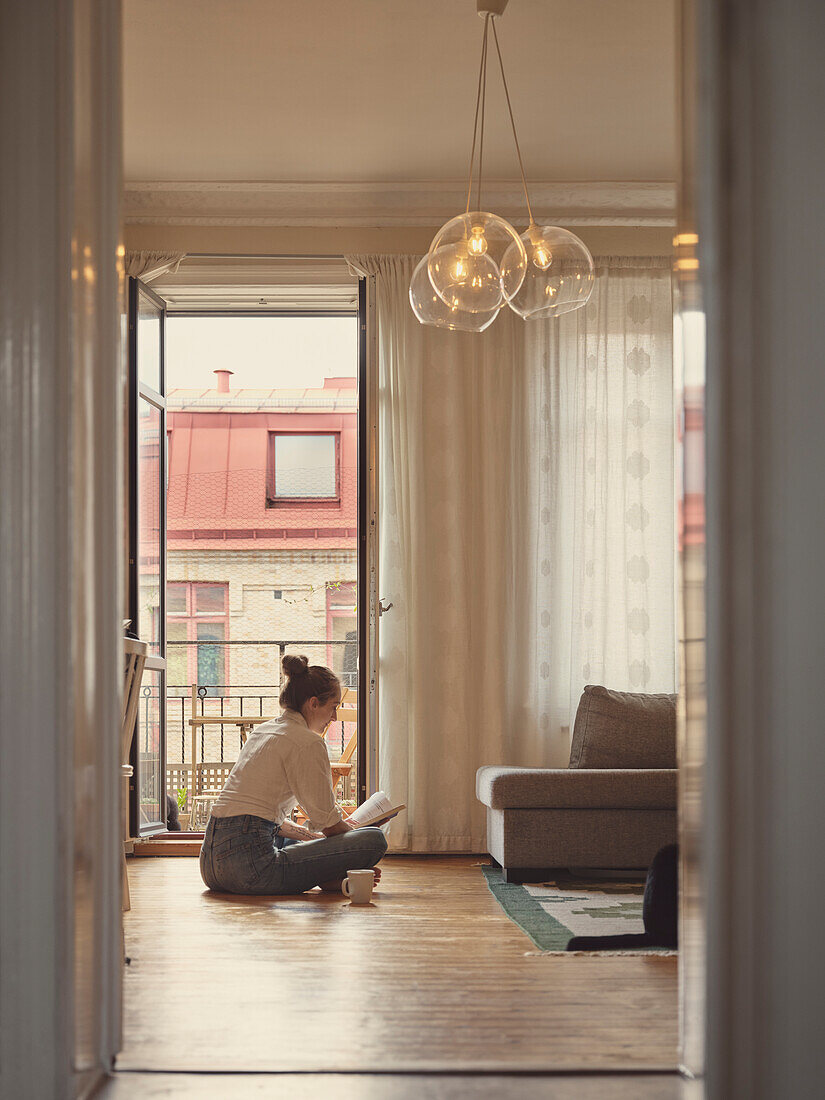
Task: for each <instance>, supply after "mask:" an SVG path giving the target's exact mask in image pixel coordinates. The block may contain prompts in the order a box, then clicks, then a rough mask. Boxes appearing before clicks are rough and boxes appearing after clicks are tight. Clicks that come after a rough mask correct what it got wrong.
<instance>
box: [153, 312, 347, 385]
mask: <svg viewBox="0 0 825 1100" xmlns="http://www.w3.org/2000/svg"><path fill="white" fill-rule="evenodd" d="M220 369H229V370H231V371H234V376H233V377H232V378H231V379H230V380H229V381H230V387H231V388H232V389H246V388H248V389H262V388H264V389H265V388H270V387H271V388H273V389H292V388H302V387H307V388H311V389H312V388H321V387H323V384H324V378H332V377H342V376H343V377H347V376H349V377H354V376H355V375H356V374H357V370H358V319H357V317H354V316H353V317H167V319H166V388H167V391H168V390H172V389H198V388H200V387H203V388H204V389H214V388H215V387H216V383H217V379H216V377H215V375H214V374H213V373H212V372H213V371H214V370H220Z"/></svg>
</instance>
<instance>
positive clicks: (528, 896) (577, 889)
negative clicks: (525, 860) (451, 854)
mask: <svg viewBox="0 0 825 1100" xmlns="http://www.w3.org/2000/svg"><path fill="white" fill-rule="evenodd" d="M481 870H482V872H483V873H484V877H485V879H486V880H487V885H488V886H489V888H490V891H491V893H492V894H493V897H494V898H495V899H496V901H497V902H498V903H499V905H500V906H501V908H502V909H503V910H504V912H505V913H506V914H507V916H508V917H509V918H510V920H511V921H513V923H514V924H517V925H518V926H519V928H520V929H521V930H522V932H524V933H525V934H526V935H527V936H529V937H530V939H531V940H532V942H533V944H534V945H535V946H536V947H538V948H539V950H540V951H542V952H547V951H549V952H555V951H561V952H564V951H565V948H566V947H567V944H568V943H569V941H570V940H571V939H572V938H573V936H618V935H622V934H624V933H642V932H644V924H643V923H642V896H643V894H644V883H643V882H641V881H637V882H620V881H614V880H595V879H583V878H574V877H573V876H572V875H564V876H561V875H560V876H559V877H558V878H557V879H552V880H550V881H548V882H538V883H525V884H524V885H523V886H522V885H517V884H516V883H511V882H504V880H503V879H502V875H501V869H500V868H498V867H491V866H489V865H482V867H481ZM619 953H620V954H622V955H625V954H628V953H643V954H646V955H647V954H668V955H670V954H675V952H671V951H666V952H663V951H661V950H659V949H657V948H644V947H642V948H638V947H637V948H632V949H629V951H628V950H622V951H620V952H619ZM594 954H602V952H594Z"/></svg>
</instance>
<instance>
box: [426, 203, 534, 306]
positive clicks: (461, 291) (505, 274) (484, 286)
mask: <svg viewBox="0 0 825 1100" xmlns="http://www.w3.org/2000/svg"><path fill="white" fill-rule="evenodd" d="M505 255H507V257H508V259H507V262H506V263H504V262H503V261H504V257H505ZM427 270H428V272H429V277H430V282H431V284H432V287H433V289H434V290H435V292H436V294H437V295H438V297H439V298H440V299H441V300H442V301H443V302H444V303H445V304H446V305H448V306H450V307H451V308H452V307H455V308H456V309H459V310H462V311H464V312H466V313H487V312H489V311H490V310H492V309H497V308H498V307H499V306H501V305H502V303H503V302H504V299H505V298H510V297H513V296H514V295H515V294H516V293H517V292H518V289H519V287H520V286H521V284H522V282H523V280H524V275H525V272H526V270H527V251H526V249H525V247H524V244H523V243H522V241H521V239H520V238H519V235H518V233H517V232H516V230H515V229H513V227H512V225H510V223H509V222H506V221H505V220H504V218H499V217H498V215H496V214H486V213H484V212H482V211H474V212H472V213H469V214H459V215H458V216H457V217H455V218H452V219H451V220H450V221H448V222H447V223H446V225H443V226H442V227H441V229H439V231H438V232H437V233H436V235H435V237H433V242H432V244H431V245H430V251H429V253H428V255H427Z"/></svg>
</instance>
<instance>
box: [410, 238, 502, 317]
mask: <svg viewBox="0 0 825 1100" xmlns="http://www.w3.org/2000/svg"><path fill="white" fill-rule="evenodd" d="M410 305H411V306H412V311H413V313H414V314H415V315H416V317H417V318H418V320H419V321H420V322H421V324H422V325H434V326H435V327H436V328H446V329H451V330H453V331H460V332H484V330H485V329H486V328H489V327H490V325H491V324H492V323H493V321H495V319H496V317H498V315H499V311H500V309H501V306H496V308H495V309H492V310H488V311H486V312H484V313H481V312H479V313H467V312H466V311H465V310H462V309H459V308H458V307H457V306H448V305H447V304H446V302H442V300H441V299H440V298H439V297H438V295H437V294H436V292H435V291H434V290H433V286H432V283H431V282H430V275H429V271H428V268H427V257H426V256H425V257H424V259H423V260H422V261H421V263H419V265H418V266H417V267H416V269H415V271H414V272H413V277H412V279H410Z"/></svg>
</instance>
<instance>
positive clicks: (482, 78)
mask: <svg viewBox="0 0 825 1100" xmlns="http://www.w3.org/2000/svg"><path fill="white" fill-rule="evenodd" d="M489 26H490V16H489V14H488V15H485V16H484V37H483V39H482V42H481V60H480V62H479V66H478V90H477V91H476V113H475V118H474V119H473V147H472V149H471V150H470V172H469V177H468V179H467V206H466V209H465V213H466V214H469V213H470V199H471V196H472V192H473V167H474V165H475V159H476V142H477V139H478V115H479V109H481V145H482V148H483V145H484V110H483V108H482V106H481V104H482V95H481V92H482V87H483V88H484V92H485V98H486V91H487V31H488V28H489ZM493 30H494V31H495V28H493ZM478 177H479V178H478V186H479V202H480V201H481V158H480V157H479V169H478Z"/></svg>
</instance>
